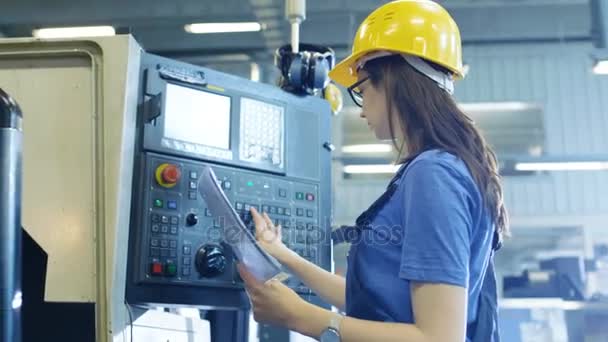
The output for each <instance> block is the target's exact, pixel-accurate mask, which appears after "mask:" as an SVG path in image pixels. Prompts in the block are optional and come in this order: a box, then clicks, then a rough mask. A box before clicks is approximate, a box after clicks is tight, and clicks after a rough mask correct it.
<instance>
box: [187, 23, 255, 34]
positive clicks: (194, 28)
mask: <svg viewBox="0 0 608 342" xmlns="http://www.w3.org/2000/svg"><path fill="white" fill-rule="evenodd" d="M184 30H186V32H188V33H195V34H204V33H231V32H258V31H261V30H262V24H260V23H257V22H241V23H197V24H188V25H186V26H184Z"/></svg>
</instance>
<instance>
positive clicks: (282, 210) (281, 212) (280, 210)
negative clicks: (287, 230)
mask: <svg viewBox="0 0 608 342" xmlns="http://www.w3.org/2000/svg"><path fill="white" fill-rule="evenodd" d="M277 214H279V215H285V208H282V207H278V208H277Z"/></svg>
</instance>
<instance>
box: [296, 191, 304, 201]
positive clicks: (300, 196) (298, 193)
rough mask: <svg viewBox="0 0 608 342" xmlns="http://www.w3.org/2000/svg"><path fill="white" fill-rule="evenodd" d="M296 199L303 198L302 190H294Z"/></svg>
mask: <svg viewBox="0 0 608 342" xmlns="http://www.w3.org/2000/svg"><path fill="white" fill-rule="evenodd" d="M296 199H298V200H303V199H304V193H303V192H296Z"/></svg>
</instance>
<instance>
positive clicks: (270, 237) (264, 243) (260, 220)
mask: <svg viewBox="0 0 608 342" xmlns="http://www.w3.org/2000/svg"><path fill="white" fill-rule="evenodd" d="M251 217H252V218H253V222H254V223H255V238H256V240H257V241H258V244H259V245H260V246H261V247H262V248H263V249H264V250H265V251H266V252H267V253H268V254H270V255H272V256H273V257H274V258H275V259H277V260H278V261H279V262H281V263H284V262H285V258H288V257H290V256H293V255H296V254H295V253H294V252H292V251H291V250H290V249H289V248H287V246H285V244H284V243H283V240H282V235H281V226H280V225H279V226H276V227H275V225H274V224H273V223H272V220H271V219H270V217H268V215H267V214H266V213H262V214H261V215H260V213H259V212H258V211H257V210H256V209H255V208H251Z"/></svg>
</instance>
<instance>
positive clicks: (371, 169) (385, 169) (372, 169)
mask: <svg viewBox="0 0 608 342" xmlns="http://www.w3.org/2000/svg"><path fill="white" fill-rule="evenodd" d="M397 170H399V165H392V164H377V165H373V164H368V165H346V166H344V173H350V174H363V173H368V174H369V173H395V172H397Z"/></svg>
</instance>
